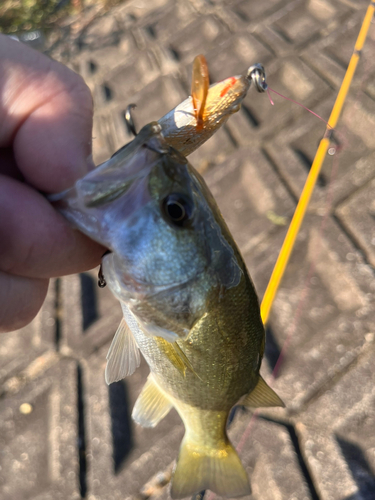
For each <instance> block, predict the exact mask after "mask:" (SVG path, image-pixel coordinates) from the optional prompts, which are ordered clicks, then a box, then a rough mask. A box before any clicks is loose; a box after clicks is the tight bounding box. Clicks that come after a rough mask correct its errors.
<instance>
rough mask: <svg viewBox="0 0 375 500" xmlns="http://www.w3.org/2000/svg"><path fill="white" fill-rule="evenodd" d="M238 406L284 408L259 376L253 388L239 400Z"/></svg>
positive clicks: (281, 402) (274, 393)
mask: <svg viewBox="0 0 375 500" xmlns="http://www.w3.org/2000/svg"><path fill="white" fill-rule="evenodd" d="M240 404H242V405H244V406H249V407H250V408H261V407H271V406H281V407H283V408H285V404H284V403H283V401H282V400H281V399H280V398H279V396H278V395H277V394H276V392H275V391H274V390H273V389H271V387H270V386H269V385H268V384H267V383H266V382H265V381H264V379H263V378H262V377H261V376H260V375H259V379H258V383H257V385H256V386H255V388H254V389H253V390H252V391H251V392H250V393H249V394H247V395H246V396H245V397H244V398H243V399H242V400H241V402H240Z"/></svg>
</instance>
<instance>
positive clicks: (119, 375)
mask: <svg viewBox="0 0 375 500" xmlns="http://www.w3.org/2000/svg"><path fill="white" fill-rule="evenodd" d="M140 362H141V357H140V354H139V349H138V346H137V343H136V341H135V338H134V336H133V334H132V332H131V330H130V328H129V326H128V324H127V323H126V321H125V320H124V319H122V320H121V323H120V325H119V327H118V328H117V331H116V333H115V336H114V338H113V340H112V343H111V346H110V348H109V351H108V354H107V366H106V368H105V381H106V382H107V384H108V385H109V384H112V382H117V381H119V380H121V379H123V378H125V377H127V376H128V375H131V374H132V373H133V372H134V371H135V370H136V369H137V368H138V366H139V364H140Z"/></svg>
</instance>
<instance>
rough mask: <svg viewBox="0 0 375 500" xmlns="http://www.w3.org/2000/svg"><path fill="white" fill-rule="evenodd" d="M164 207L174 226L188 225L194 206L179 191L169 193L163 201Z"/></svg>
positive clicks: (169, 220) (166, 216)
mask: <svg viewBox="0 0 375 500" xmlns="http://www.w3.org/2000/svg"><path fill="white" fill-rule="evenodd" d="M162 208H163V212H164V216H165V218H166V219H167V221H168V222H171V223H172V224H173V225H174V226H179V227H186V226H188V224H189V222H190V220H191V217H192V213H193V207H192V203H191V202H190V201H188V200H187V199H186V198H185V197H184V196H183V195H181V194H178V193H173V194H170V195H168V196H167V197H166V198H164V200H163V202H162Z"/></svg>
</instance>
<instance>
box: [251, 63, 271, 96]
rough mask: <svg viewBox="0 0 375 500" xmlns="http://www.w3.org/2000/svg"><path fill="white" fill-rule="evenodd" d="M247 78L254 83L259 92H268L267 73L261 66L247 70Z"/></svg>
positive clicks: (255, 65)
mask: <svg viewBox="0 0 375 500" xmlns="http://www.w3.org/2000/svg"><path fill="white" fill-rule="evenodd" d="M246 78H247V79H248V80H251V81H253V82H254V85H255V87H256V89H257V91H258V92H265V91H266V90H267V88H268V85H267V83H266V71H265V69H264V67H263V66H262V65H261V64H259V63H257V64H253V65H252V66H250V68H249V69H248V70H247V75H246Z"/></svg>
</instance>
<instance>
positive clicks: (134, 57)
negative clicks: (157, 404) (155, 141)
mask: <svg viewBox="0 0 375 500" xmlns="http://www.w3.org/2000/svg"><path fill="white" fill-rule="evenodd" d="M367 4H368V0H361V1H360V2H358V1H355V2H354V1H352V0H342V1H335V0H332V1H328V0H310V1H305V0H297V1H277V0H275V1H274V0H272V1H269V2H263V3H262V2H255V1H253V0H251V1H247V2H245V1H244V0H231V1H228V2H224V1H223V0H215V1H214V0H212V1H204V0H191V1H190V2H183V1H179V2H171V1H167V0H155V1H154V2H146V1H143V0H141V1H140V0H131V1H128V2H125V3H124V4H122V5H119V6H117V7H115V8H113V9H111V10H110V11H109V12H108V13H105V14H104V13H103V11H102V10H97V11H96V12H97V14H95V12H94V10H95V9H94V10H91V11H89V12H86V11H85V12H83V13H82V16H81V17H80V23H81V31H79V28H78V27H77V26H78V24H75V23H74V22H72V24H69V23H67V25H65V26H64V27H63V29H62V31H61V33H60V34H59V37H60V42H59V41H58V40H59V37H56V38H55V42H54V44H52V45H50V46H49V49H48V51H49V54H50V55H54V56H56V57H58V58H60V59H61V60H63V61H65V62H67V63H68V65H69V66H70V67H72V68H73V69H74V70H76V71H78V72H80V73H81V74H82V75H83V76H84V78H85V80H86V81H87V83H88V85H89V87H90V89H91V90H92V92H93V95H94V101H95V120H94V134H93V135H94V138H93V145H94V155H95V161H96V162H100V161H104V160H105V159H107V158H108V156H110V155H111V154H112V153H113V152H114V151H115V150H116V149H117V148H118V147H120V146H122V145H123V144H124V143H125V142H127V141H128V140H129V139H130V137H129V136H128V135H127V133H126V129H125V124H124V120H123V114H122V113H123V111H124V110H125V108H126V106H127V105H128V104H129V103H131V102H136V103H137V104H138V108H137V109H136V110H135V112H134V116H135V122H136V125H137V128H140V126H141V125H143V124H145V123H147V122H149V121H150V120H152V119H158V118H160V116H162V115H163V114H165V113H166V112H167V111H169V110H170V109H171V108H173V106H174V105H176V104H177V103H178V102H180V101H181V100H182V99H184V98H185V97H186V96H187V95H188V93H189V91H190V82H191V62H192V60H193V57H194V56H195V55H197V54H198V53H204V54H205V55H206V56H207V59H208V64H209V69H210V74H211V77H212V80H213V81H215V80H219V79H222V78H225V77H228V76H231V75H232V74H239V73H241V72H244V71H246V69H247V68H248V67H249V66H250V65H251V64H253V63H255V62H261V63H263V64H264V65H265V67H266V72H267V81H268V83H269V85H270V86H271V87H272V88H274V89H275V90H277V91H280V92H281V93H283V94H285V95H286V96H289V97H292V98H293V99H296V100H297V101H300V102H301V103H303V104H304V105H307V106H309V107H312V108H313V110H314V111H317V112H318V113H319V114H321V115H322V116H323V118H325V119H327V117H328V116H329V113H330V110H331V107H332V105H333V102H334V99H335V96H336V93H337V89H338V86H339V84H340V83H341V79H342V77H343V74H344V71H345V68H346V66H347V63H348V60H349V57H350V55H351V53H352V50H353V46H354V42H355V38H356V36H357V33H358V31H359V27H360V24H361V21H362V19H363V15H364V12H365V10H366V7H367ZM90 12H91V13H90ZM90 16H91V17H90ZM374 43H375V32H374V30H373V29H372V26H371V28H370V32H369V35H368V39H367V42H366V44H365V47H364V50H363V51H362V54H361V60H360V63H359V65H358V68H357V73H356V78H355V79H354V82H353V86H352V90H351V93H350V96H349V99H348V101H347V104H346V108H345V110H344V113H343V116H342V120H341V122H340V124H339V128H338V130H337V132H336V133H335V134H334V141H333V143H332V145H331V148H333V149H335V151H333V150H331V153H335V154H329V155H328V156H327V158H326V160H325V164H324V166H323V170H322V173H321V177H320V179H319V183H318V186H317V188H316V189H315V193H314V195H313V199H312V203H311V205H310V209H309V215H308V218H307V220H306V222H305V223H304V224H303V226H302V230H301V232H300V234H299V237H298V240H297V245H296V248H295V250H294V252H293V254H292V258H291V262H290V265H289V267H288V269H287V272H286V275H285V278H284V280H283V283H282V286H281V289H280V291H279V294H278V296H277V299H276V302H275V304H274V307H273V311H272V313H271V317H270V322H269V325H268V329H267V339H268V340H267V345H266V352H265V359H264V362H263V365H262V374H263V376H264V377H265V378H266V379H267V380H269V379H270V380H271V381H272V378H270V375H271V372H272V370H273V369H274V368H275V366H276V362H277V358H278V356H279V354H280V352H282V362H281V364H280V365H279V367H280V369H279V371H278V376H277V377H276V379H275V380H274V381H273V386H274V388H275V389H276V391H277V392H278V393H279V394H280V396H281V397H282V398H283V399H284V401H285V403H286V406H287V408H286V409H280V408H279V409H269V410H262V412H261V413H260V416H258V420H257V421H255V423H254V422H253V423H252V424H251V425H252V426H253V427H252V428H251V432H250V437H249V439H248V440H247V441H246V443H245V444H244V446H243V447H242V450H241V452H240V455H241V458H242V460H243V462H244V464H245V467H246V470H247V472H248V473H249V476H250V480H251V483H252V487H253V495H252V497H251V498H253V499H254V500H258V499H259V500H260V499H270V500H271V499H272V500H274V499H277V500H278V499H280V500H305V499H306V500H307V499H308V500H317V499H318V498H319V499H320V500H328V499H332V500H344V499H345V500H349V499H350V500H354V499H356V500H357V499H358V500H359V499H361V500H373V492H374V488H375V484H374V470H375V463H374V462H375V459H374V457H375V455H374V449H375V443H374V439H373V427H374V418H375V417H374V411H373V409H374V389H373V380H374V377H373V376H374V373H373V371H374V369H373V363H372V362H371V361H372V359H373V355H374V332H375V317H374V313H373V309H374V308H373V299H374V290H375V284H374V274H373V266H374V257H373V253H374V252H373V242H372V240H373V239H374V238H373V236H372V233H373V227H374V225H373V213H372V212H373V206H372V205H373V202H372V197H371V195H372V192H373V189H374V185H373V184H374V177H375V176H374V174H373V162H374V154H375V153H374V149H375V147H374V139H373V137H374V135H373V133H372V131H373V128H374V127H373V125H374V123H373V121H372V118H373V116H372V115H373V114H374V113H373V111H374V110H373V106H374V96H375V92H374V91H373V81H372V80H373V78H372V74H373V67H372V66H373V62H372V61H373V50H374V47H375V45H374ZM323 131H324V125H322V124H319V122H318V121H316V118H314V117H312V116H310V115H308V114H307V113H306V111H304V110H302V109H301V108H299V107H298V106H296V105H294V104H292V103H290V102H288V101H282V100H281V99H279V98H277V97H276V98H275V106H271V104H270V103H269V100H268V98H267V96H266V95H260V94H258V93H256V92H255V90H254V89H253V88H252V89H250V91H249V94H248V96H247V98H246V99H245V102H244V106H243V109H242V111H241V112H240V113H237V114H235V115H234V116H232V117H231V118H230V119H229V121H228V123H227V124H226V126H225V127H224V128H223V129H222V130H221V131H220V132H219V133H218V134H217V135H215V136H214V137H213V138H212V139H211V140H210V141H209V142H208V143H207V144H206V145H205V146H204V147H202V148H200V149H199V150H198V151H197V152H196V153H194V154H193V155H192V156H191V158H190V160H191V162H192V163H193V165H195V166H196V167H198V169H199V170H200V171H201V172H204V173H205V175H206V179H207V182H208V184H209V186H210V188H211V189H212V191H213V193H214V195H215V197H216V198H217V201H218V204H219V207H220V208H221V210H222V212H223V214H224V217H225V218H226V220H227V221H228V225H229V226H230V229H231V230H232V232H233V235H234V238H235V240H236V241H237V242H238V244H239V247H240V249H241V251H242V253H243V256H244V260H245V262H246V264H247V266H248V268H249V270H250V273H251V275H252V277H253V279H254V282H255V285H256V288H257V290H258V293H259V296H260V297H261V296H262V294H263V293H264V290H265V288H266V285H267V282H268V279H269V277H270V274H271V271H272V268H273V265H274V263H275V261H276V258H277V254H278V251H279V249H280V247H281V244H282V241H283V238H284V236H285V233H286V230H287V224H286V223H288V222H289V220H290V217H291V215H292V212H293V209H294V206H295V204H296V200H297V198H298V196H299V194H300V192H301V189H302V186H303V183H304V181H305V179H306V176H307V173H308V170H309V168H310V167H311V161H312V158H313V156H314V153H315V150H316V147H317V144H318V142H319V140H320V138H321V136H322V133H323ZM335 141H338V142H339V145H338V146H337V144H336V142H335ZM340 147H341V148H342V151H341V152H340V154H337V153H338V150H339V149H340ZM336 163H338V165H339V170H338V173H337V175H336V179H335V181H334V183H333V188H331V187H329V185H328V184H329V182H328V180H329V178H330V175H331V174H330V172H331V167H332V166H335V164H336ZM260 193H261V195H260ZM327 196H328V198H330V199H331V202H332V206H329V210H328V215H327V216H326V219H324V217H325V214H326V212H327V207H326V204H325V200H326V198H327ZM322 220H324V221H325V222H324V223H323V229H321V225H322ZM317 240H320V245H318V246H317V245H316V242H317ZM311 266H314V267H315V272H314V273H311V274H310V275H309V270H310V269H311ZM96 273H97V270H96V271H92V272H90V273H83V274H82V275H80V276H71V277H66V278H62V279H60V280H57V281H56V282H55V284H54V285H52V287H51V288H50V292H49V294H48V301H47V303H46V305H45V306H44V308H43V310H42V312H41V313H40V315H39V316H38V317H37V319H36V320H35V321H34V322H33V323H32V325H30V326H29V327H26V328H25V329H22V330H20V331H18V332H14V333H13V334H10V335H5V336H4V335H3V336H2V343H1V346H0V366H1V368H0V384H1V385H0V391H1V395H2V398H1V400H0V431H1V432H0V444H1V446H0V463H1V467H2V468H1V469H0V496H1V498H4V499H5V500H7V499H8V498H9V499H11V498H12V499H13V498H16V499H17V500H23V499H25V500H26V499H33V500H37V499H38V500H56V499H57V500H60V499H61V500H66V499H74V498H82V497H86V498H88V499H90V500H99V499H103V500H109V499H119V500H120V499H121V500H122V499H123V498H128V499H130V498H132V499H134V500H145V499H147V498H150V499H151V500H154V499H155V500H156V499H160V500H161V499H163V500H164V499H167V498H168V499H169V493H168V488H169V486H168V481H169V479H170V476H171V470H172V467H173V463H174V460H175V458H176V456H177V453H178V448H179V443H180V440H181V438H182V435H183V425H182V423H181V421H180V419H179V417H178V415H177V414H176V412H175V411H172V412H171V413H170V414H169V415H168V416H167V417H166V419H164V420H163V421H162V422H160V424H159V425H158V426H157V427H156V428H155V429H143V428H141V427H138V426H136V425H135V424H134V423H133V422H132V420H131V418H130V413H131V409H132V407H133V405H134V402H135V400H136V398H137V396H138V394H139V392H140V390H141V388H142V386H143V384H144V382H145V380H146V376H147V373H148V368H147V366H146V364H145V362H142V363H141V367H140V369H139V370H137V371H136V372H135V374H134V375H133V376H132V377H130V378H128V379H126V380H125V381H124V382H120V383H116V384H113V385H112V386H110V387H109V388H108V387H107V386H106V384H105V382H104V369H105V363H106V360H105V356H106V353H107V350H108V348H109V345H110V342H111V339H112V337H113V335H114V332H115V331H116V328H117V325H118V323H119V321H120V319H121V309H120V307H119V304H118V302H117V301H116V299H114V298H113V297H112V295H111V293H110V291H109V290H108V289H103V290H99V289H98V288H97V286H96V279H97V278H96ZM307 276H309V280H308V283H307ZM306 283H307V285H308V290H307V288H306ZM307 291H308V292H309V293H308V294H307ZM305 294H306V297H305V298H304V295H305ZM283 347H284V350H283V351H282V349H283ZM25 404H26V406H21V405H25ZM28 405H30V406H28ZM21 408H23V410H22V411H23V412H24V413H22V412H21ZM30 409H31V413H30V412H29V410H30ZM28 412H29V413H28ZM250 421H251V415H250V413H249V412H244V411H241V410H239V411H237V414H236V416H235V419H234V421H233V423H232V425H231V428H230V435H231V438H232V440H233V442H234V443H235V444H237V443H239V442H240V441H241V439H242V436H243V433H244V431H245V430H246V429H248V425H249V422H250Z"/></svg>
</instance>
